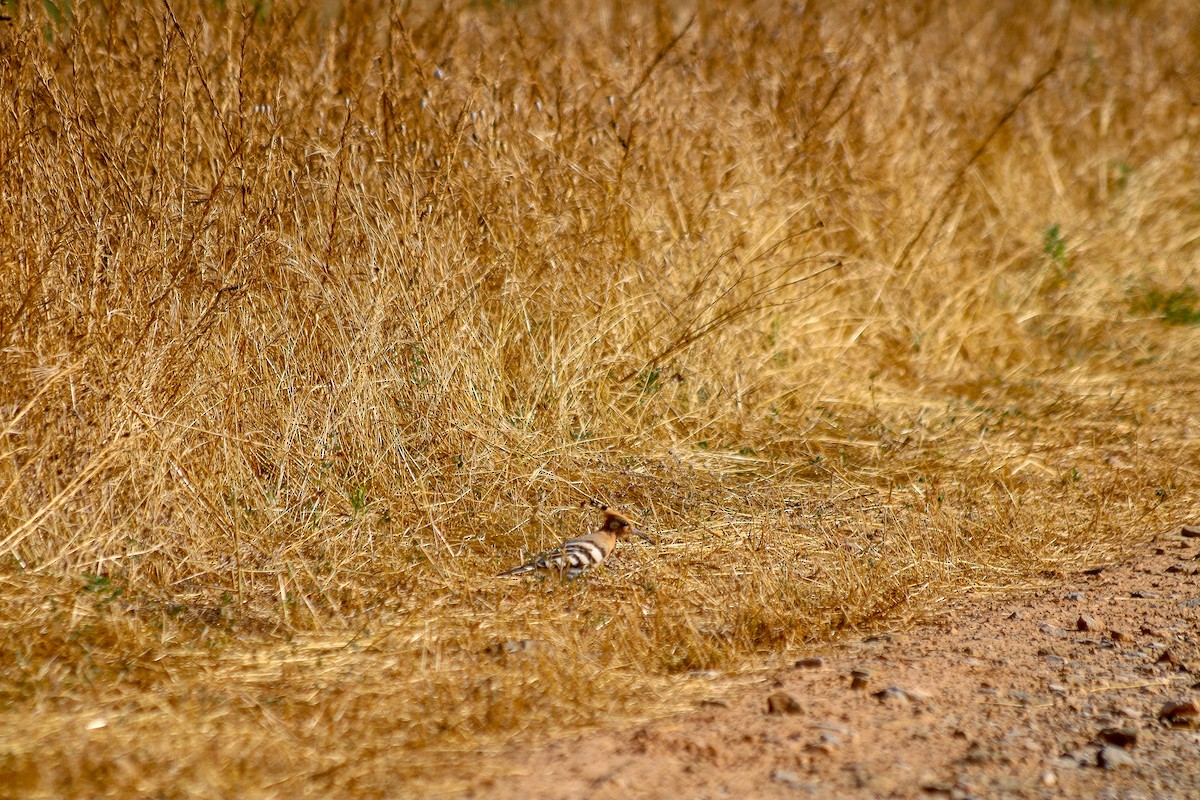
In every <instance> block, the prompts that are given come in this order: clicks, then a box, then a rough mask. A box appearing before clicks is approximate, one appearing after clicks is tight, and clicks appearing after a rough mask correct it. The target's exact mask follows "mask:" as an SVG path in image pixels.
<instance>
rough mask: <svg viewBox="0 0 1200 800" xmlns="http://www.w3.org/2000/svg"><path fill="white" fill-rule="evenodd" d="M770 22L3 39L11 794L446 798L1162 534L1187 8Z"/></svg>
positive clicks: (826, 16) (0, 240) (18, 30)
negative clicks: (850, 634)
mask: <svg viewBox="0 0 1200 800" xmlns="http://www.w3.org/2000/svg"><path fill="white" fill-rule="evenodd" d="M47 5H49V4H47ZM778 5H779V4H775V3H762V4H758V5H749V6H745V7H737V8H730V7H726V5H721V4H712V5H711V7H705V8H702V9H700V10H699V11H698V12H696V13H695V14H694V15H693V12H692V10H691V9H689V8H687V7H684V6H678V7H676V6H672V5H669V4H662V3H660V4H649V3H643V4H638V5H637V6H636V7H632V8H630V7H628V6H627V5H626V4H623V3H613V4H611V6H608V7H606V8H603V9H598V8H595V7H594V6H593V5H592V4H590V3H572V2H567V3H517V4H504V3H487V2H483V3H474V4H462V3H455V4H452V5H451V6H449V7H443V6H436V7H435V6H429V5H425V4H421V3H417V4H412V5H409V4H395V3H393V4H382V3H380V4H374V3H347V4H345V5H344V6H343V5H341V4H339V3H336V2H324V3H318V4H315V5H313V4H309V5H293V4H290V3H269V4H266V5H264V6H263V9H262V10H261V11H260V12H258V13H255V12H254V10H253V9H252V8H251V7H250V6H248V5H247V6H246V7H245V8H243V7H241V6H239V4H238V3H236V2H230V3H229V7H228V8H224V7H222V4H212V3H208V2H199V1H198V0H197V1H195V2H193V1H192V0H168V2H166V3H164V4H162V5H155V4H144V5H143V4H139V3H115V4H114V3H103V4H102V3H78V4H76V5H75V6H74V11H73V12H72V13H67V14H64V15H60V16H59V18H58V19H55V18H54V15H51V14H48V13H47V12H46V11H45V10H44V9H43V8H42V6H41V4H38V3H35V2H32V1H30V2H23V3H21V4H19V5H18V6H17V7H16V8H15V10H13V9H12V8H10V9H9V13H10V14H11V15H12V16H14V17H15V19H14V20H13V21H12V22H10V23H0V61H2V70H3V72H2V75H0V80H2V81H3V84H4V86H5V87H7V91H6V92H4V93H3V95H2V97H0V108H2V111H3V113H2V114H0V148H2V152H0V171H2V173H3V182H2V189H3V191H2V193H0V203H2V214H3V217H2V219H3V222H2V224H0V260H2V261H0V263H2V270H0V346H2V348H3V357H2V358H3V361H2V362H0V365H2V373H0V377H2V380H0V431H2V432H3V435H2V438H0V652H3V653H4V654H6V655H5V656H4V658H3V662H2V663H0V787H7V788H0V794H16V795H20V796H30V797H32V796H58V797H63V796H96V795H100V794H108V795H114V796H142V795H153V796H158V797H193V796H237V797H285V796H286V797H295V796H299V795H315V796H355V797H384V796H387V797H395V796H402V795H403V794H405V793H416V792H421V791H432V790H435V789H437V788H439V787H440V788H441V789H446V790H453V789H454V788H455V787H456V786H461V785H462V783H461V782H462V781H467V780H470V779H474V778H477V777H479V776H480V775H487V774H498V771H500V770H502V769H503V766H502V764H501V763H500V762H498V761H495V760H489V759H487V758H483V759H482V760H481V759H480V756H479V753H484V754H486V753H489V752H496V750H497V748H500V747H502V746H503V745H504V744H505V743H506V742H511V741H514V740H524V741H528V740H531V739H534V738H537V737H542V736H545V735H548V734H552V733H553V732H554V731H556V730H562V729H564V728H568V727H574V726H581V725H588V724H595V723H600V722H604V721H611V720H614V719H620V718H622V717H628V716H640V715H653V714H658V713H665V712H667V711H669V710H670V709H671V708H673V707H678V706H679V705H680V704H683V703H686V702H689V701H690V700H691V699H693V698H694V695H695V692H696V691H697V689H696V687H697V685H702V687H701V688H702V689H703V690H705V691H711V686H710V685H708V684H706V683H705V681H706V679H704V678H701V677H697V676H696V674H695V673H696V671H703V670H709V669H719V670H722V671H723V672H724V674H726V675H728V676H733V679H736V676H737V675H738V674H740V673H742V672H743V671H745V670H749V669H753V668H755V666H756V665H761V664H763V663H764V662H765V661H768V660H769V659H770V658H771V657H772V655H773V654H775V655H777V654H780V653H782V652H784V651H788V650H795V649H797V648H802V647H803V646H804V645H805V644H806V643H812V642H815V641H819V640H821V639H825V638H828V637H831V636H836V635H838V632H839V631H842V630H845V629H860V628H863V627H870V626H877V625H880V624H900V623H902V622H903V620H905V619H908V618H912V617H914V616H918V615H923V614H928V613H930V612H932V611H934V610H936V608H937V607H938V605H939V603H941V602H942V601H944V600H945V599H947V598H950V597H954V596H956V595H959V594H961V593H962V592H964V591H966V590H968V589H979V588H991V587H1006V586H1013V585H1017V584H1020V583H1022V582H1028V581H1030V580H1038V579H1041V578H1044V577H1047V576H1050V577H1052V576H1053V575H1055V574H1057V573H1058V572H1059V571H1061V570H1067V569H1074V568H1076V567H1077V566H1078V565H1080V564H1084V563H1093V562H1095V561H1098V560H1104V559H1107V558H1110V557H1113V556H1115V555H1117V554H1119V553H1120V552H1123V551H1128V550H1129V549H1130V548H1132V547H1135V546H1137V545H1138V544H1139V542H1141V541H1143V540H1144V537H1145V535H1146V534H1147V533H1148V532H1149V531H1152V530H1154V529H1156V528H1160V527H1163V526H1165V525H1166V524H1168V523H1170V522H1173V521H1174V520H1176V519H1178V518H1180V517H1182V516H1183V515H1184V514H1185V513H1186V512H1187V511H1188V510H1191V509H1194V507H1195V504H1196V500H1197V494H1196V491H1195V485H1196V483H1195V482H1196V477H1197V470H1198V469H1200V463H1198V461H1200V460H1198V457H1197V456H1198V449H1197V446H1196V438H1197V430H1200V378H1198V375H1200V372H1198V368H1200V358H1198V356H1197V354H1198V353H1200V336H1198V333H1197V332H1198V328H1197V326H1196V325H1195V322H1196V321H1197V319H1196V318H1197V317H1200V314H1196V313H1195V312H1196V305H1197V303H1196V297H1195V294H1194V292H1195V287H1197V286H1200V266H1198V265H1200V261H1198V260H1197V258H1198V252H1200V236H1198V235H1197V233H1196V231H1198V230H1200V189H1198V186H1200V184H1198V183H1197V164H1200V159H1198V158H1197V153H1196V144H1195V143H1196V141H1198V139H1197V132H1198V123H1200V108H1198V106H1197V103H1200V83H1198V82H1197V80H1196V75H1195V73H1194V70H1191V69H1190V67H1191V66H1192V65H1195V64H1197V63H1200V6H1197V5H1196V4H1195V3H1192V2H1187V1H1186V0H1179V1H1178V2H1146V3H1128V4H1127V3H1118V2H1099V1H1097V2H1094V3H1074V4H1071V5H1067V4H1060V5H1058V6H1055V7H1054V8H1053V9H1051V10H1050V11H1049V12H1046V11H1045V10H1044V9H1043V10H1040V11H1038V12H1037V13H1034V12H1030V11H1027V10H1026V7H1025V5H1024V4H1019V3H1013V4H1010V5H1009V6H1008V7H1006V8H1002V9H1000V10H992V8H993V6H994V4H993V3H985V2H982V1H981V0H980V1H979V2H975V1H972V0H968V1H967V2H959V3H950V4H942V3H928V4H925V5H922V4H919V3H917V4H886V3H877V4H869V5H868V4H860V5H859V7H857V8H855V7H851V6H853V5H854V4H844V3H823V4H822V3H810V4H793V5H792V6H789V7H787V8H785V9H781V8H779V7H778ZM910 6H911V7H910ZM592 498H595V499H599V500H602V501H605V502H608V503H610V504H613V505H615V506H618V507H620V508H621V509H623V510H624V511H626V512H628V513H629V514H630V515H631V516H633V517H635V518H636V519H637V521H638V522H639V523H640V524H641V525H642V526H643V527H644V528H645V529H646V530H647V531H649V532H650V533H651V534H652V535H653V536H654V537H655V538H656V539H657V541H658V544H657V546H654V547H649V546H646V545H644V544H642V543H640V542H638V541H637V540H633V541H631V542H626V543H623V544H622V545H621V547H619V548H618V556H617V557H616V558H614V560H613V561H612V562H611V563H610V564H609V565H607V566H606V567H605V568H604V569H603V570H601V571H599V572H597V573H596V574H594V575H592V576H591V577H589V578H587V579H583V580H579V581H575V582H572V583H568V584H563V583H559V582H557V581H544V582H538V581H527V580H497V579H495V578H494V577H493V575H494V574H495V573H496V572H497V571H499V570H500V569H503V568H505V567H508V566H512V565H514V564H516V563H517V561H518V560H519V559H520V558H521V557H522V556H523V555H525V554H526V553H528V552H530V551H536V550H540V549H543V548H545V547H548V546H550V545H553V544H555V543H557V542H558V541H559V540H561V539H562V538H563V537H564V536H566V535H570V534H574V533H577V532H579V531H581V530H582V529H583V528H584V527H585V526H588V525H591V524H593V523H594V519H593V516H592V515H591V514H588V513H585V512H582V511H580V510H579V503H580V502H581V501H583V500H586V499H592ZM516 639H532V640H536V642H538V646H537V647H535V648H533V649H529V650H526V651H522V652H520V653H514V654H507V655H494V654H491V653H490V652H489V646H490V645H494V644H497V643H503V642H505V641H509V640H516ZM398 793H399V794H398Z"/></svg>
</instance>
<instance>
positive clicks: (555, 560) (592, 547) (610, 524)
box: [500, 506, 654, 579]
mask: <svg viewBox="0 0 1200 800" xmlns="http://www.w3.org/2000/svg"><path fill="white" fill-rule="evenodd" d="M600 510H601V511H603V512H604V523H603V524H602V525H601V526H600V528H599V529H597V530H594V531H592V532H591V533H589V534H587V535H586V536H580V537H578V538H576V539H568V540H567V541H566V542H564V543H563V545H562V547H560V548H558V549H557V550H552V551H551V552H549V553H546V554H545V555H544V556H541V557H540V558H538V559H537V560H536V561H530V562H529V563H528V564H522V565H521V566H519V567H514V568H513V569H509V570H505V571H504V572H501V573H500V574H501V575H525V574H526V573H529V572H533V571H534V570H542V571H543V572H551V571H553V572H559V573H562V572H566V574H567V578H568V579H570V578H578V577H579V576H580V575H582V574H583V573H584V572H586V571H587V570H589V569H591V568H592V567H595V566H598V565H599V564H600V563H601V562H602V561H604V559H606V558H608V556H609V554H610V553H612V551H613V548H614V547H616V546H617V539H620V538H621V537H622V536H626V535H628V534H630V533H635V534H637V535H638V536H640V537H642V538H643V539H645V540H646V541H647V542H651V543H652V542H653V541H654V540H653V539H651V538H650V537H649V536H647V535H646V534H644V533H642V532H641V531H639V530H638V529H637V528H635V527H633V523H632V522H630V521H629V520H628V519H626V518H625V517H623V516H621V515H620V514H618V513H617V512H615V511H609V510H608V508H607V507H605V506H600Z"/></svg>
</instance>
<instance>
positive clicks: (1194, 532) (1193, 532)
mask: <svg viewBox="0 0 1200 800" xmlns="http://www.w3.org/2000/svg"><path fill="white" fill-rule="evenodd" d="M1179 532H1180V533H1181V534H1182V535H1183V536H1184V538H1186V539H1200V525H1184V526H1183V528H1182V529H1181V530H1180V531H1179Z"/></svg>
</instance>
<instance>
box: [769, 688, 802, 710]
mask: <svg viewBox="0 0 1200 800" xmlns="http://www.w3.org/2000/svg"><path fill="white" fill-rule="evenodd" d="M802 710H803V709H801V708H800V703H799V702H798V701H797V700H796V698H794V697H792V696H791V695H790V694H788V693H787V692H776V693H775V694H773V695H771V696H770V697H768V698H767V713H768V714H799V713H800V712H801V711H802Z"/></svg>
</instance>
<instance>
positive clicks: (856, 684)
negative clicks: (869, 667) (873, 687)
mask: <svg viewBox="0 0 1200 800" xmlns="http://www.w3.org/2000/svg"><path fill="white" fill-rule="evenodd" d="M870 678H871V673H869V672H867V671H866V670H864V669H856V670H852V671H851V672H850V688H851V689H865V688H867V681H868V680H870Z"/></svg>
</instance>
